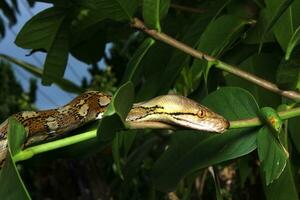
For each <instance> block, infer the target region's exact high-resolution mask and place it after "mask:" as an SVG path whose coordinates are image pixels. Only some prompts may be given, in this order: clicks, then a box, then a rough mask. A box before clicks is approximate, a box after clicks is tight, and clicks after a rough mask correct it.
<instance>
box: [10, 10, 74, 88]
mask: <svg viewBox="0 0 300 200" xmlns="http://www.w3.org/2000/svg"><path fill="white" fill-rule="evenodd" d="M67 14H68V12H66V10H63V9H60V8H56V7H52V8H48V9H46V10H44V11H42V12H40V13H38V14H37V15H35V16H34V17H33V18H31V19H30V20H29V21H28V22H27V23H26V24H25V25H24V26H23V28H22V30H21V31H20V33H19V34H18V36H17V38H16V41H15V42H16V44H17V45H18V46H20V47H22V48H26V49H33V50H41V49H44V50H46V51H47V52H48V54H47V57H46V61H45V64H44V73H43V80H42V83H43V84H45V85H50V84H51V83H52V82H53V79H55V77H59V78H61V77H63V74H64V72H65V68H66V64H67V60H68V50H69V46H68V37H69V28H68V27H69V23H67V21H66V20H65V19H66V16H67Z"/></svg>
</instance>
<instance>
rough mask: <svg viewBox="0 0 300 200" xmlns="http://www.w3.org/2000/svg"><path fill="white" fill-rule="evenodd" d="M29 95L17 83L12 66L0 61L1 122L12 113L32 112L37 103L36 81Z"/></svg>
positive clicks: (32, 82)
mask: <svg viewBox="0 0 300 200" xmlns="http://www.w3.org/2000/svg"><path fill="white" fill-rule="evenodd" d="M30 88H31V89H30V91H29V93H28V94H27V93H25V92H24V91H23V89H22V87H21V85H20V83H18V82H17V80H16V78H15V76H14V74H13V71H12V69H11V66H10V64H9V63H7V62H2V61H0V113H1V115H0V121H1V122H2V121H4V120H5V119H6V118H8V117H9V115H10V114H11V113H16V112H18V111H20V110H32V109H33V108H34V107H33V103H34V101H35V91H36V81H35V80H32V81H31V86H30Z"/></svg>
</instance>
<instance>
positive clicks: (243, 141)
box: [152, 87, 258, 191]
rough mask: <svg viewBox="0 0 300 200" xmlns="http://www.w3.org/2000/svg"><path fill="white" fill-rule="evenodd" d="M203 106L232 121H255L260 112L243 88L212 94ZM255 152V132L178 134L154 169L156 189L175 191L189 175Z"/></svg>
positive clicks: (227, 89)
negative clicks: (253, 119)
mask: <svg viewBox="0 0 300 200" xmlns="http://www.w3.org/2000/svg"><path fill="white" fill-rule="evenodd" d="M220 99H221V101H220ZM203 103H204V104H205V105H207V106H208V107H210V108H212V109H213V110H214V111H215V112H217V113H220V114H222V115H223V116H225V117H226V118H227V119H229V120H237V119H243V118H250V117H254V116H256V113H257V111H258V107H257V104H256V102H255V100H254V98H253V97H252V96H251V95H250V94H249V93H248V92H247V91H245V90H243V89H240V88H229V87H228V88H221V89H219V90H217V91H216V92H213V93H211V94H209V95H208V96H207V97H206V98H205V99H204V101H203ZM255 148H256V134H255V131H253V129H252V130H251V129H239V130H229V131H227V132H226V133H224V134H219V135H215V134H210V133H205V132H198V131H178V132H175V133H174V134H173V135H172V137H171V143H170V145H168V149H167V150H166V151H165V152H164V153H163V154H162V155H161V157H160V158H159V159H158V160H157V161H156V163H155V165H154V167H153V170H152V177H153V181H154V185H155V186H156V187H157V188H158V189H159V190H163V191H169V190H173V189H174V188H175V187H176V185H177V184H178V182H179V181H180V179H181V178H183V177H185V176H186V175H188V174H190V173H192V172H194V171H196V170H198V169H201V168H204V167H207V166H210V165H214V164H217V163H220V162H223V161H227V160H231V159H234V158H237V157H240V156H243V155H246V154H248V153H250V152H251V151H253V150H254V149H255Z"/></svg>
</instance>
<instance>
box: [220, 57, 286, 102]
mask: <svg viewBox="0 0 300 200" xmlns="http://www.w3.org/2000/svg"><path fill="white" fill-rule="evenodd" d="M279 62H280V60H279V55H277V54H275V53H274V54H267V53H262V54H259V55H257V54H254V55H253V56H251V57H249V58H248V59H246V60H245V61H244V62H242V63H241V64H240V65H239V68H240V69H242V70H245V71H248V72H250V73H253V74H255V75H257V76H259V77H262V78H264V79H266V80H269V81H271V82H275V80H276V75H275V70H274V67H276V66H278V64H279ZM272 72H273V73H272ZM225 80H226V83H227V85H230V86H238V87H242V88H244V89H247V90H248V91H249V92H251V94H252V95H253V96H254V97H255V99H256V101H257V102H258V104H259V105H260V106H261V107H262V106H272V107H276V106H277V105H278V104H280V102H281V98H280V96H279V95H276V94H274V93H272V92H270V91H267V90H265V89H263V88H261V87H260V86H257V85H255V84H253V83H250V82H248V81H246V80H244V79H242V78H240V77H237V76H235V75H232V74H225Z"/></svg>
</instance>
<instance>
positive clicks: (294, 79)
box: [276, 49, 300, 90]
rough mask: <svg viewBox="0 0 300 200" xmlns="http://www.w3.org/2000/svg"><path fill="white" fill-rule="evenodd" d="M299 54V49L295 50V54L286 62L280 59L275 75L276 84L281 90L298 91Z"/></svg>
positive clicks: (299, 79) (299, 74) (299, 80)
mask: <svg viewBox="0 0 300 200" xmlns="http://www.w3.org/2000/svg"><path fill="white" fill-rule="evenodd" d="M299 52H300V51H299V49H297V50H295V54H294V55H293V56H292V57H291V58H290V60H288V61H285V60H284V59H282V61H281V63H280V65H279V67H278V71H277V75H276V79H277V80H276V81H277V84H278V85H279V86H280V87H281V88H285V89H287V90H300V67H299V64H300V59H299V56H298V53H299Z"/></svg>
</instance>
